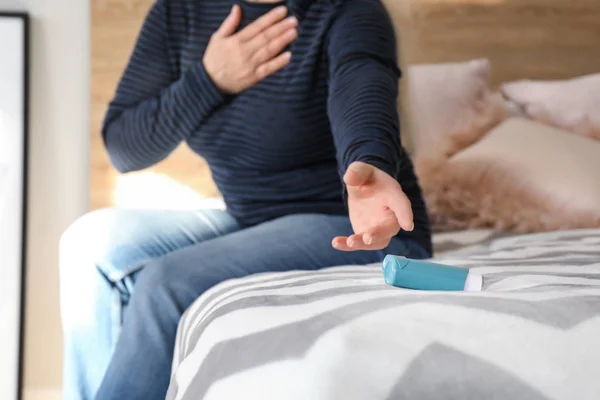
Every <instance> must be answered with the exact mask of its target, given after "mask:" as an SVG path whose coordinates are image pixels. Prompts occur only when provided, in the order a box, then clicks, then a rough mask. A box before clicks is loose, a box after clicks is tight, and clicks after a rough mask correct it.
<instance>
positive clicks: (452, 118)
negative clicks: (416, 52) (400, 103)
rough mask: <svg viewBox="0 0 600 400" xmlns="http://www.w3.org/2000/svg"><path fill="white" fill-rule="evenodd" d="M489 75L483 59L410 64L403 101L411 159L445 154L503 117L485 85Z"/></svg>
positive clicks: (499, 98)
mask: <svg viewBox="0 0 600 400" xmlns="http://www.w3.org/2000/svg"><path fill="white" fill-rule="evenodd" d="M489 77H490V65H489V61H488V60H485V59H478V60H472V61H468V62H460V63H443V64H421V65H412V66H410V67H409V69H408V73H407V80H408V95H409V104H408V105H407V106H408V107H409V112H410V127H411V131H412V132H411V142H412V143H413V153H414V156H415V158H417V157H420V158H427V159H430V160H440V159H445V158H448V157H450V156H451V155H453V154H455V153H456V152H457V151H459V150H462V149H464V148H466V147H468V146H469V145H471V144H472V143H474V142H476V141H477V140H479V139H480V138H481V137H482V136H483V135H484V134H485V133H486V132H487V131H488V130H489V129H490V128H491V127H493V126H494V125H496V124H497V123H498V122H500V121H501V120H502V119H503V118H504V116H505V113H506V110H505V107H504V100H503V99H502V95H501V94H500V93H493V92H492V91H491V90H490V88H489V86H488V82H489Z"/></svg>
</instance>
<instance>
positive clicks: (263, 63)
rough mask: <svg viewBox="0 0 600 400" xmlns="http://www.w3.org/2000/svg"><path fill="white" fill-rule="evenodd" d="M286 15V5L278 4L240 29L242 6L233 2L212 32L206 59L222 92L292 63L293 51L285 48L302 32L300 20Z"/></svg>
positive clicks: (239, 88) (233, 91)
mask: <svg viewBox="0 0 600 400" xmlns="http://www.w3.org/2000/svg"><path fill="white" fill-rule="evenodd" d="M286 15H287V9H286V7H283V6H281V7H277V8H275V9H273V10H272V11H270V12H268V13H267V14H265V15H263V16H262V17H260V18H259V19H257V20H256V21H254V22H253V23H251V24H250V25H248V26H247V27H245V28H244V29H242V30H241V31H239V32H236V29H237V28H238V27H239V25H240V22H241V20H242V10H241V8H240V6H238V5H235V6H233V9H232V10H231V13H230V14H229V16H228V17H227V18H226V19H225V21H223V23H222V24H221V27H220V28H219V29H218V30H217V31H216V32H215V33H214V34H213V35H212V37H211V39H210V42H209V43H208V46H207V47H206V51H205V53H204V58H203V60H202V61H203V63H204V69H205V70H206V73H207V74H208V76H210V78H211V79H212V80H213V82H214V83H215V85H216V86H217V88H218V89H219V90H220V91H221V92H222V93H225V94H237V93H240V92H242V91H244V90H246V89H248V88H249V87H251V86H252V85H254V84H255V83H257V82H258V81H261V80H263V79H264V78H266V77H267V76H269V75H271V74H273V73H275V72H277V71H279V70H280V69H281V68H283V67H285V66H286V65H288V64H289V62H290V59H291V56H292V55H291V53H290V52H284V53H282V51H283V50H284V49H285V48H286V46H287V45H289V44H290V43H291V42H292V41H293V40H294V39H296V37H297V36H298V32H297V29H296V27H297V26H298V20H297V19H296V18H294V17H289V18H285V17H286ZM284 18H285V19H284Z"/></svg>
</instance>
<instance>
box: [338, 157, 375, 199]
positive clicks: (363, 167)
mask: <svg viewBox="0 0 600 400" xmlns="http://www.w3.org/2000/svg"><path fill="white" fill-rule="evenodd" d="M374 175H375V168H374V167H373V166H371V165H369V164H366V163H363V162H358V161H357V162H353V163H352V164H350V166H349V167H348V169H347V170H346V173H345V174H344V183H345V184H346V187H347V188H348V190H356V191H357V194H358V193H360V188H361V186H364V185H367V184H369V183H372V181H373V178H374Z"/></svg>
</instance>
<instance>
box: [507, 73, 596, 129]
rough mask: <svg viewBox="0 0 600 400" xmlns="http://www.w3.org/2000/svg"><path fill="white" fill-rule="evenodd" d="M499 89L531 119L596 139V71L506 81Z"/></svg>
mask: <svg viewBox="0 0 600 400" xmlns="http://www.w3.org/2000/svg"><path fill="white" fill-rule="evenodd" d="M501 91H502V94H503V95H504V96H505V97H506V98H507V99H509V100H511V101H513V102H514V103H516V104H518V105H519V106H520V108H521V109H522V110H523V113H524V115H526V116H527V117H529V118H531V119H534V120H536V121H540V122H543V123H546V124H549V125H552V126H556V127H559V128H563V129H567V130H570V131H573V132H575V133H577V134H579V135H583V136H589V137H592V138H595V139H600V74H594V75H587V76H582V77H579V78H574V79H569V80H563V81H529V80H523V81H517V82H510V83H506V84H504V85H502V87H501Z"/></svg>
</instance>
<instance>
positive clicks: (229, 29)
mask: <svg viewBox="0 0 600 400" xmlns="http://www.w3.org/2000/svg"><path fill="white" fill-rule="evenodd" d="M241 21H242V10H241V8H240V6H238V5H237V4H235V5H234V6H233V8H232V9H231V12H230V13H229V15H228V16H227V18H225V20H224V21H223V23H222V24H221V26H220V27H219V29H217V31H216V32H215V34H214V36H218V37H227V36H231V35H233V34H234V33H235V30H236V29H237V28H238V26H240V22H241Z"/></svg>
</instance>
